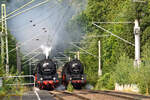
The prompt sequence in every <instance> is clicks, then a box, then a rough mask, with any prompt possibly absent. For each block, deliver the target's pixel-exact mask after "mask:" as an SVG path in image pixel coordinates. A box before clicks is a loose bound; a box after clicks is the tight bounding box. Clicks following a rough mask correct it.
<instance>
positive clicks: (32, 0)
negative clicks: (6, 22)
mask: <svg viewBox="0 0 150 100" xmlns="http://www.w3.org/2000/svg"><path fill="white" fill-rule="evenodd" d="M34 1H35V0H31V1H29V2H27V3H26V4H24V5H22V6H21V7H19V8H18V9H16V10H14V11H12V12H11V13H9V14H7V16H6V17H9V16H10V15H12V14H14V13H15V12H17V11H19V10H21V9H23V8H24V7H26V6H28V5H30V4H31V3H33V2H34Z"/></svg>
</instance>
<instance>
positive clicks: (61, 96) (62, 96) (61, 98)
mask: <svg viewBox="0 0 150 100" xmlns="http://www.w3.org/2000/svg"><path fill="white" fill-rule="evenodd" d="M49 93H50V94H51V95H52V96H53V97H55V98H57V99H58V100H67V99H69V98H71V100H91V99H89V98H86V97H84V96H80V95H78V94H76V93H71V92H66V91H54V92H52V91H51V92H49Z"/></svg>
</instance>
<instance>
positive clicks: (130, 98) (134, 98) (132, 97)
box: [81, 90, 150, 100]
mask: <svg viewBox="0 0 150 100" xmlns="http://www.w3.org/2000/svg"><path fill="white" fill-rule="evenodd" d="M83 91H84V92H83ZM83 91H82V92H81V93H82V94H83V93H84V94H85V93H86V92H87V93H90V94H104V95H110V96H113V97H118V98H122V99H127V100H150V96H144V95H140V94H132V93H126V92H117V91H95V90H94V91H92V90H83Z"/></svg>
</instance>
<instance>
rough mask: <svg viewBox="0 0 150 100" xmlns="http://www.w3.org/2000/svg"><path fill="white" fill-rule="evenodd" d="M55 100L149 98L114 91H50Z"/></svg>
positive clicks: (148, 98)
mask: <svg viewBox="0 0 150 100" xmlns="http://www.w3.org/2000/svg"><path fill="white" fill-rule="evenodd" d="M49 93H50V94H51V95H52V96H54V97H55V98H56V99H57V100H150V96H144V95H139V94H131V93H125V92H116V91H95V90H94V91H93V90H74V91H73V92H72V93H71V92H67V91H50V92H49Z"/></svg>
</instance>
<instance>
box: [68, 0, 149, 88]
mask: <svg viewBox="0 0 150 100" xmlns="http://www.w3.org/2000/svg"><path fill="white" fill-rule="evenodd" d="M149 4H150V1H147V3H134V2H131V0H111V1H110V0H88V4H87V7H86V9H85V10H84V11H83V12H82V13H80V14H79V15H78V16H76V17H74V18H73V19H72V21H71V22H70V24H69V27H68V31H69V32H70V33H72V34H70V35H71V36H73V37H74V39H73V40H75V41H78V40H80V41H81V42H87V43H85V44H80V45H78V46H80V47H82V48H84V49H85V50H86V51H88V52H89V53H92V54H93V55H98V45H97V44H98V40H101V52H102V56H101V58H102V70H103V78H98V73H97V72H98V59H97V58H96V57H93V56H91V55H89V54H80V59H81V61H82V62H83V63H84V64H85V73H86V74H87V80H88V81H89V82H90V83H91V84H93V85H95V84H96V83H97V84H98V82H97V80H99V81H102V83H101V84H103V83H105V82H104V80H105V78H106V80H107V77H104V76H105V74H106V76H107V73H113V72H116V73H115V74H114V77H115V79H116V82H119V83H120V84H128V83H129V84H130V83H138V81H135V79H136V78H137V77H138V75H139V73H140V72H139V71H138V70H137V69H135V68H134V67H133V60H132V59H134V46H132V45H130V44H128V43H125V42H124V41H122V40H120V39H118V38H116V37H114V36H110V37H102V38H88V37H90V36H91V35H93V36H99V35H110V34H109V33H107V32H105V31H103V30H101V29H99V28H97V27H96V26H94V25H92V22H95V21H96V22H134V20H135V19H138V20H139V22H140V27H141V48H142V49H141V53H142V54H143V55H142V57H144V56H146V55H147V54H144V52H145V49H144V46H145V45H150V35H149V32H150V7H149ZM98 25H100V26H101V27H104V28H105V29H107V30H109V31H111V32H112V33H114V34H116V35H117V36H119V37H121V38H123V39H125V40H127V41H129V42H131V43H133V44H134V34H133V27H134V24H98ZM70 27H71V28H70ZM69 29H70V30H69ZM74 29H76V30H79V31H76V32H74ZM78 32H81V33H84V34H82V35H84V36H85V37H86V38H83V39H80V38H76V36H77V33H78ZM77 37H78V36H77ZM90 42H92V43H90ZM73 50H74V51H76V50H77V49H76V48H74V49H73ZM80 52H83V51H82V50H80ZM123 54H125V55H124V56H122V55H123ZM120 56H121V57H120ZM119 59H120V60H119ZM147 60H149V59H147ZM119 61H120V62H119ZM144 63H148V62H147V61H146V60H145V62H144ZM99 84H100V83H99ZM112 86H113V85H112ZM102 87H104V88H105V87H106V84H105V85H102Z"/></svg>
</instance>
